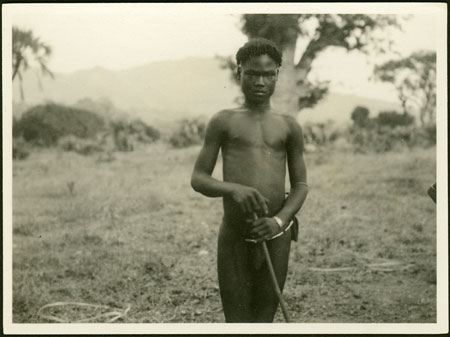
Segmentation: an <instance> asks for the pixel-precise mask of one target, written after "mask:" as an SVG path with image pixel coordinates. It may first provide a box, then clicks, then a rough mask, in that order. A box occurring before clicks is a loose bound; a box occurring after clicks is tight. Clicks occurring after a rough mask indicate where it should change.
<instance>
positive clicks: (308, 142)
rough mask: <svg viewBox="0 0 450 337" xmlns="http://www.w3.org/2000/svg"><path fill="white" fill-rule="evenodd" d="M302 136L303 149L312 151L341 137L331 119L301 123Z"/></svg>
mask: <svg viewBox="0 0 450 337" xmlns="http://www.w3.org/2000/svg"><path fill="white" fill-rule="evenodd" d="M302 129H303V138H304V141H305V150H306V151H307V152H311V151H314V150H313V149H317V148H318V147H323V146H327V145H330V144H331V143H333V142H335V141H336V140H337V139H338V138H340V137H341V131H340V130H339V129H338V128H337V126H336V125H335V124H334V122H333V121H327V122H325V123H311V122H309V123H305V124H304V125H303V128H302Z"/></svg>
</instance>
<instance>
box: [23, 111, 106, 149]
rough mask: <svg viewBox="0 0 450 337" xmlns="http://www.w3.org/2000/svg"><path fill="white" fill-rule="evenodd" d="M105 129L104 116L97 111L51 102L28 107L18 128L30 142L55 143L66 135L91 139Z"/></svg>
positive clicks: (43, 144)
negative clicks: (100, 115) (97, 113)
mask: <svg viewBox="0 0 450 337" xmlns="http://www.w3.org/2000/svg"><path fill="white" fill-rule="evenodd" d="M103 128H104V121H103V119H102V118H100V117H99V116H97V115H96V114H95V113H93V112H90V111H87V110H83V109H78V108H72V107H67V106H64V105H60V104H55V103H49V104H44V105H38V106H35V107H33V108H31V109H29V110H27V111H26V112H25V113H24V115H23V117H22V118H21V119H20V120H19V121H17V123H16V127H15V130H14V131H15V133H16V135H22V136H23V138H24V139H25V140H26V141H28V142H32V143H34V144H36V145H42V146H52V145H55V144H56V143H57V141H58V139H59V138H60V137H62V136H68V135H73V136H76V137H78V138H91V137H93V136H95V134H96V133H97V132H99V131H100V130H102V129H103Z"/></svg>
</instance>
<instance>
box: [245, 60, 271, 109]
mask: <svg viewBox="0 0 450 337" xmlns="http://www.w3.org/2000/svg"><path fill="white" fill-rule="evenodd" d="M277 78H278V67H277V64H276V63H275V61H274V60H273V59H272V58H271V57H270V56H268V55H260V56H253V57H251V58H249V59H248V60H247V61H246V62H245V63H243V64H242V65H241V71H240V82H241V89H242V92H243V93H244V95H245V98H246V100H248V101H250V102H254V103H262V102H265V101H267V100H268V99H269V98H270V96H272V94H273V92H274V91H275V84H276V82H277Z"/></svg>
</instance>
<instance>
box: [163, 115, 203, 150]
mask: <svg viewBox="0 0 450 337" xmlns="http://www.w3.org/2000/svg"><path fill="white" fill-rule="evenodd" d="M205 131H206V121H205V119H204V118H202V117H198V118H194V119H191V120H188V119H184V120H182V121H181V123H180V126H179V128H178V130H177V131H175V132H174V133H173V134H172V135H171V137H170V138H169V143H170V144H172V146H174V147H177V148H182V147H188V146H191V145H196V144H201V142H202V141H203V138H204V137H205Z"/></svg>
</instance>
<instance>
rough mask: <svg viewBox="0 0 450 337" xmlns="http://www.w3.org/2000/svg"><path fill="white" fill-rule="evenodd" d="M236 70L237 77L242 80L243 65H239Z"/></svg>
mask: <svg viewBox="0 0 450 337" xmlns="http://www.w3.org/2000/svg"><path fill="white" fill-rule="evenodd" d="M236 71H237V73H236V77H237V79H238V80H239V81H240V80H241V71H242V69H241V66H238V67H237V70H236Z"/></svg>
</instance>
